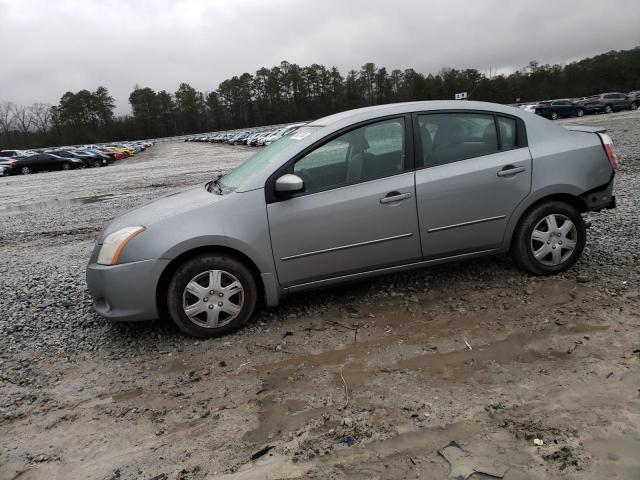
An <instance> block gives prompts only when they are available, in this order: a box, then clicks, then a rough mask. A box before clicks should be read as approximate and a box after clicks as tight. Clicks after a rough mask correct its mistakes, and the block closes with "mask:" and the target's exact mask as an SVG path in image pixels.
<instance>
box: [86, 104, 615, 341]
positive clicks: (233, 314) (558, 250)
mask: <svg viewBox="0 0 640 480" xmlns="http://www.w3.org/2000/svg"><path fill="white" fill-rule="evenodd" d="M615 168H616V157H615V154H614V151H613V148H612V145H611V140H610V138H609V137H608V136H607V135H606V134H605V133H604V131H603V130H598V129H597V128H589V127H583V128H581V127H572V129H571V130H569V129H567V128H564V127H562V126H559V125H555V124H553V123H552V122H550V121H548V120H545V119H544V118H541V117H538V116H536V115H533V114H530V113H528V112H525V111H523V110H521V109H517V108H512V107H507V106H503V105H497V104H491V103H481V102H454V101H437V102H415V103H402V104H395V105H384V106H377V107H370V108H363V109H358V110H352V111H348V112H343V113H339V114H335V115H331V116H329V117H326V118H322V119H320V120H316V121H315V122H312V123H310V124H307V125H305V126H303V127H301V128H299V129H298V130H297V131H295V132H294V133H293V134H290V135H287V136H284V137H282V138H280V139H279V140H277V141H276V142H274V143H273V144H272V145H270V146H269V147H267V148H265V149H263V150H261V151H259V152H258V153H256V154H255V155H254V156H252V157H251V158H249V159H248V160H246V161H245V162H244V163H243V164H241V165H240V166H238V167H237V168H235V169H234V170H233V171H231V172H229V173H228V174H226V175H224V176H223V177H221V178H216V179H214V180H211V181H209V182H207V183H205V184H202V185H197V186H195V187H193V188H190V189H188V190H186V191H182V192H180V193H176V194H172V195H169V196H166V197H164V198H161V199H159V200H157V201H155V202H153V203H150V204H147V205H145V206H142V207H140V208H138V209H135V210H133V211H130V212H128V213H126V214H125V215H122V216H121V217H119V218H116V219H115V220H114V221H113V222H111V223H110V224H109V225H108V226H107V227H106V228H105V229H104V230H103V232H102V233H101V234H100V236H99V238H98V241H97V242H96V247H95V250H94V252H93V254H92V256H91V259H90V262H89V265H88V268H87V282H88V286H89V291H90V292H91V295H92V297H93V300H94V304H95V308H96V310H97V312H98V313H99V314H100V315H102V316H104V317H106V318H108V319H112V320H146V319H152V318H157V317H159V316H168V317H170V318H171V319H172V320H173V321H174V322H175V323H176V324H177V325H178V327H180V328H181V329H182V330H183V331H184V332H186V333H188V334H190V335H194V336H199V337H209V336H217V335H221V334H224V333H227V332H230V331H232V330H235V329H237V328H238V327H240V326H241V325H243V324H244V323H245V322H246V321H247V320H248V319H249V318H250V317H251V315H252V313H253V311H254V308H255V306H256V303H257V300H258V298H259V297H261V298H263V299H264V303H265V304H266V305H267V306H269V307H273V306H276V305H277V304H278V302H279V301H280V299H281V298H282V297H283V296H284V295H286V294H289V293H294V292H299V291H303V290H308V289H313V288H318V287H322V286H326V285H332V284H337V283H339V282H346V281H353V280H358V279H365V278H369V277H371V276H374V275H379V274H385V273H390V272H399V271H403V270H408V269H413V268H421V267H426V266H429V265H434V264H437V263H444V262H451V261H459V260H463V259H470V258H474V257H479V256H483V255H494V254H499V253H507V252H508V253H510V254H511V256H512V258H513V260H514V261H515V263H516V264H517V265H518V266H519V267H521V268H522V269H523V270H524V271H526V272H529V273H530V274H534V275H547V274H553V273H557V272H562V271H564V270H567V269H568V268H570V267H571V266H572V265H573V264H574V263H575V262H576V261H577V260H578V259H579V258H580V255H581V253H582V250H583V247H584V245H585V241H586V231H585V225H584V222H583V219H582V216H581V214H582V213H584V212H586V211H590V210H602V209H606V208H613V207H615V197H614V196H613V195H612V190H613V177H614V171H615Z"/></svg>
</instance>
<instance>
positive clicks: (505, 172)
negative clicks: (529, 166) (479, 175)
mask: <svg viewBox="0 0 640 480" xmlns="http://www.w3.org/2000/svg"><path fill="white" fill-rule="evenodd" d="M525 170H526V168H525V167H514V166H513V165H507V166H506V167H504V168H503V169H502V170H500V171H499V172H498V176H499V177H508V176H510V175H515V174H516V173H521V172H524V171H525Z"/></svg>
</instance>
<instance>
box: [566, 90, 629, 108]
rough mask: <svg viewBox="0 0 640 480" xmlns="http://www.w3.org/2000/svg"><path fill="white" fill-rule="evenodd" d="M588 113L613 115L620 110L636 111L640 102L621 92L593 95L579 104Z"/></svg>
mask: <svg viewBox="0 0 640 480" xmlns="http://www.w3.org/2000/svg"><path fill="white" fill-rule="evenodd" d="M578 105H580V106H581V107H582V108H584V110H585V112H587V113H611V112H617V111H619V110H636V109H637V108H638V101H637V100H633V99H632V98H631V97H629V95H626V94H624V93H620V92H610V93H602V94H600V95H593V96H591V97H588V98H586V99H585V100H583V101H582V102H579V103H578Z"/></svg>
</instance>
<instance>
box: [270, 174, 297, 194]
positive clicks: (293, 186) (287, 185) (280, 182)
mask: <svg viewBox="0 0 640 480" xmlns="http://www.w3.org/2000/svg"><path fill="white" fill-rule="evenodd" d="M302 190H304V182H303V181H302V179H301V178H300V177H299V176H297V175H293V174H291V173H287V174H286V175H282V176H281V177H280V178H278V179H277V180H276V193H284V194H287V193H296V192H301V191H302Z"/></svg>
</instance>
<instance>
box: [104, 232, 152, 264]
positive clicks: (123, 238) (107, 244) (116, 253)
mask: <svg viewBox="0 0 640 480" xmlns="http://www.w3.org/2000/svg"><path fill="white" fill-rule="evenodd" d="M144 231H145V227H124V228H121V229H120V230H118V231H116V232H113V233H110V234H109V235H107V238H105V239H104V243H103V244H102V247H101V248H100V253H99V254H98V263H99V264H100V265H115V264H116V263H118V258H119V257H120V254H121V253H122V250H124V247H125V246H126V245H127V243H128V242H129V240H131V239H132V238H133V237H135V236H136V235H138V234H139V233H142V232H144Z"/></svg>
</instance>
